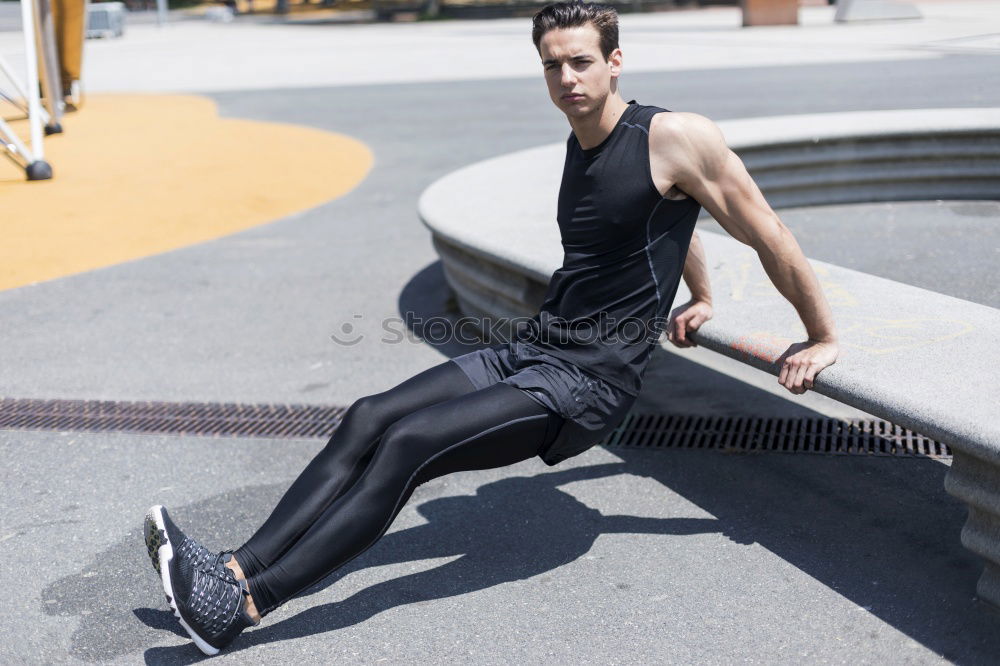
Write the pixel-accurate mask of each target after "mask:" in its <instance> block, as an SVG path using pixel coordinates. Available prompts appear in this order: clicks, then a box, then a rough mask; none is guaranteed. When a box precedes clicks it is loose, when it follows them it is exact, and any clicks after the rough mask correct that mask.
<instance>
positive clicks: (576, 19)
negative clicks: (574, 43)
mask: <svg viewBox="0 0 1000 666" xmlns="http://www.w3.org/2000/svg"><path fill="white" fill-rule="evenodd" d="M588 23H591V24H593V26H594V27H595V28H596V29H597V33H598V34H599V35H600V36H601V53H602V54H603V55H604V59H605V60H607V59H608V58H609V57H610V56H611V52H612V51H614V50H615V49H616V48H618V12H617V11H616V10H615V8H614V7H611V6H610V5H600V4H597V3H596V2H581V0H574V1H573V2H553V3H552V4H549V5H545V6H544V7H542V8H541V9H540V10H539V11H538V13H537V14H535V16H534V17H533V18H532V19H531V39H532V41H533V42H535V49H537V50H538V51H539V52H541V47H540V46H539V44H541V42H542V35H544V34H545V33H546V32H548V31H549V30H553V29H555V28H575V27H576V26H580V25H586V24H588Z"/></svg>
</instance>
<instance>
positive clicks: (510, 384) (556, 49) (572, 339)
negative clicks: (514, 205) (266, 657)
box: [145, 2, 837, 654]
mask: <svg viewBox="0 0 1000 666" xmlns="http://www.w3.org/2000/svg"><path fill="white" fill-rule="evenodd" d="M532 37H533V40H534V42H535V46H536V48H537V49H538V52H539V55H540V56H541V59H542V64H543V68H544V72H545V80H546V82H547V84H548V89H549V94H550V96H551V97H552V101H553V102H554V103H555V104H556V106H557V107H558V108H559V109H560V110H561V111H563V113H565V114H566V117H567V118H568V120H569V123H570V126H571V127H572V130H573V131H572V133H571V134H570V136H569V138H568V140H567V153H566V162H565V165H564V171H563V180H562V184H561V186H560V191H559V207H558V219H557V222H558V223H559V227H560V232H561V236H562V242H563V246H564V249H565V258H564V261H563V265H562V266H561V267H560V268H559V269H558V270H557V271H556V272H555V273H553V276H552V279H551V280H550V283H549V288H548V292H547V294H546V298H545V302H544V303H543V305H542V307H541V308H540V311H539V313H538V314H537V315H536V316H535V317H534V318H532V319H531V320H530V322H529V325H528V326H527V327H526V328H525V329H521V330H518V331H517V333H516V335H515V336H514V337H513V338H512V339H511V340H510V341H509V342H508V343H506V344H500V345H495V346H493V347H487V348H485V349H480V350H477V351H474V352H471V353H468V354H464V355H462V356H458V357H456V358H454V359H450V360H449V361H446V362H444V363H441V364H439V365H436V366H434V367H432V368H430V369H428V370H425V371H423V372H421V373H419V374H417V375H415V376H413V377H411V378H409V379H407V380H406V381H404V382H402V383H401V384H399V385H397V386H395V387H393V388H391V389H389V390H388V391H385V392H383V393H378V394H375V395H371V396H365V397H362V398H360V399H358V400H357V401H355V402H354V403H353V404H352V405H351V407H350V408H349V409H348V410H347V412H346V414H345V416H344V418H343V421H342V422H341V424H340V426H339V427H338V428H337V430H336V432H335V433H334V434H333V436H332V437H331V438H330V441H329V443H328V444H327V446H326V447H325V448H324V449H323V450H322V451H320V452H319V454H318V455H317V456H316V457H315V458H314V459H313V460H312V461H311V462H310V463H309V465H308V466H307V467H306V469H305V470H304V471H303V472H302V474H300V475H299V477H298V478H297V479H296V480H295V482H294V483H293V484H292V486H291V488H289V490H288V491H287V492H286V494H285V495H284V497H282V499H281V500H280V501H279V503H278V505H277V506H276V507H275V509H274V511H273V512H272V514H271V515H270V517H269V518H268V519H267V520H266V521H265V522H264V524H263V525H262V526H261V528H260V529H259V530H258V531H257V532H256V533H255V534H254V535H253V536H252V537H251V538H250V539H249V540H248V541H247V542H246V543H245V544H244V545H243V546H241V547H240V548H238V549H236V550H235V551H224V552H222V553H213V552H211V551H209V550H207V549H206V548H205V547H204V546H202V545H201V544H199V543H198V542H197V541H195V540H194V539H191V538H189V537H187V536H186V535H185V534H184V533H183V532H181V531H180V530H179V529H178V528H177V527H176V525H174V524H173V523H172V522H171V520H170V517H169V515H168V514H167V512H166V510H165V509H163V507H161V506H154V507H153V508H152V509H150V510H149V512H148V514H147V519H146V528H145V539H146V545H147V548H148V549H149V554H150V557H151V559H152V561H153V565H154V567H155V568H156V569H157V571H159V573H160V576H161V580H162V584H163V588H164V591H165V593H166V595H167V600H168V601H169V603H170V605H171V607H172V608H173V609H174V611H175V613H176V615H177V617H178V618H179V620H180V622H181V625H182V626H183V627H184V629H185V630H186V631H187V632H188V633H189V635H190V636H191V637H192V639H193V640H194V642H195V644H196V645H197V646H198V647H199V648H200V649H201V650H202V651H203V652H205V653H206V654H215V653H216V652H218V651H219V650H220V649H221V648H223V647H225V646H226V645H227V644H228V643H229V642H231V641H232V640H233V639H234V638H235V637H236V636H237V635H238V634H239V633H240V632H241V631H242V630H243V629H245V628H247V627H249V626H251V625H253V624H256V623H257V622H259V621H260V619H261V617H262V616H264V615H266V614H267V613H269V612H270V611H272V610H274V609H275V608H277V607H278V606H280V605H281V604H283V603H285V602H286V601H288V600H289V599H291V598H292V597H293V596H295V595H296V594H298V593H299V592H301V591H303V590H305V589H307V588H308V587H310V586H312V585H313V584H314V583H317V582H319V581H320V580H322V579H323V578H325V577H326V576H328V575H329V574H330V573H332V572H333V571H335V570H337V569H338V568H340V567H341V566H343V565H344V564H346V563H347V562H349V561H350V560H352V559H353V558H355V557H357V556H358V555H360V554H361V553H362V552H364V551H365V550H367V549H368V548H369V547H371V546H372V545H373V544H374V543H375V542H376V541H377V540H378V539H379V538H380V537H381V536H382V535H383V534H384V533H385V531H386V530H387V529H388V528H389V526H390V525H391V523H392V521H393V519H394V518H395V516H396V515H397V514H398V512H399V511H400V510H401V509H402V507H403V505H404V504H405V502H406V501H407V499H408V498H409V497H410V495H411V494H412V492H413V490H414V489H415V488H416V486H418V485H419V484H421V483H423V482H425V481H427V480H430V479H432V478H435V477H438V476H442V475H444V474H448V473H451V472H454V471H460V470H472V469H487V468H493V467H500V466H505V465H510V464H513V463H516V462H519V461H522V460H527V459H530V458H532V457H534V456H536V455H537V456H539V457H540V458H541V459H542V460H543V461H544V462H545V463H547V464H549V465H555V464H557V463H559V462H560V461H562V460H564V459H566V458H568V457H570V456H573V455H577V454H579V453H581V452H582V451H584V450H586V449H588V448H590V447H591V446H593V445H594V444H596V443H597V442H599V441H600V440H601V439H603V437H604V436H605V435H607V434H608V433H609V432H610V431H611V430H613V429H614V428H615V427H616V426H617V425H618V424H619V423H620V422H621V420H622V419H623V418H624V416H625V414H626V413H627V412H628V410H629V408H630V407H631V406H632V403H633V402H634V400H635V398H636V396H637V395H638V393H639V389H640V388H641V385H642V377H643V373H644V370H645V367H646V365H647V362H648V360H649V354H650V352H651V350H652V348H653V347H654V346H655V345H656V343H657V340H658V338H659V337H660V336H659V334H660V333H662V330H661V329H660V323H661V322H663V321H664V320H666V321H668V323H669V332H668V337H669V338H670V340H671V341H672V342H673V344H675V345H677V346H681V347H684V346H691V345H693V344H694V341H693V339H692V338H691V334H692V333H693V332H694V331H696V330H697V329H698V327H699V326H700V325H701V324H702V323H703V322H704V321H706V320H707V319H709V318H710V317H711V316H712V309H711V293H710V289H709V284H708V275H707V271H706V269H705V259H704V253H703V251H702V249H701V246H700V242H699V241H698V240H697V236H696V235H695V234H694V225H695V220H696V218H697V217H698V213H699V211H700V209H701V206H704V207H705V208H706V209H707V210H708V211H709V212H710V213H712V215H713V216H715V218H716V219H717V220H718V221H719V222H720V223H721V224H722V226H723V227H724V228H725V229H726V230H727V231H728V232H729V233H730V234H732V235H733V236H734V237H736V238H737V239H739V240H741V241H743V242H745V243H748V244H750V245H752V246H753V247H754V248H755V249H756V250H757V252H758V255H759V256H760V258H761V262H762V263H763V265H764V267H765V269H766V270H767V272H768V275H769V276H770V277H771V279H772V280H773V281H774V283H775V284H776V285H777V287H778V289H779V290H781V292H782V294H784V295H785V296H786V297H787V298H788V299H789V301H791V302H792V304H793V305H794V306H795V307H796V309H797V311H798V312H799V314H800V316H801V318H802V321H803V323H804V324H805V327H806V330H807V331H808V333H809V336H810V337H809V339H808V340H806V341H805V342H802V343H797V344H796V345H793V346H792V348H791V349H790V350H789V352H788V353H787V354H786V358H785V359H784V362H783V365H782V370H781V375H780V376H779V382H781V383H782V385H784V386H785V387H786V388H787V389H788V390H789V391H791V392H792V393H803V392H804V391H806V390H807V389H809V388H812V385H813V381H814V380H815V377H816V375H817V373H819V372H820V371H821V370H822V369H823V368H825V367H827V366H829V365H830V364H832V363H833V362H834V361H835V360H836V357H837V342H836V335H835V332H834V326H833V320H832V316H831V313H830V309H829V307H828V305H827V303H826V301H825V299H824V297H823V294H822V292H821V291H820V289H819V284H818V281H817V279H816V277H815V275H814V274H813V272H812V270H811V268H810V266H809V264H808V263H807V262H806V260H805V258H804V257H803V256H802V253H801V251H800V250H799V248H798V245H797V244H796V243H795V240H794V239H793V238H792V236H791V234H790V233H789V232H788V231H787V229H785V228H784V226H783V225H782V224H781V222H780V221H779V220H778V218H777V216H776V215H775V214H774V213H773V211H771V209H770V207H769V206H768V205H767V203H766V202H765V201H764V199H763V197H762V196H761V194H760V192H759V190H758V189H757V188H756V186H755V185H754V184H753V181H752V180H751V179H750V177H749V176H748V175H747V173H746V170H745V169H744V168H743V165H742V163H741V162H740V160H739V159H738V158H737V157H736V156H735V155H734V154H733V153H732V152H731V151H730V150H729V149H728V148H727V147H726V145H725V142H724V141H723V138H722V135H721V133H720V132H719V130H718V128H717V127H716V126H715V125H714V124H713V123H712V122H711V121H709V120H708V119H707V118H704V117H702V116H699V115H697V114H693V113H673V112H667V111H666V110H665V109H660V108H659V107H651V106H642V105H638V104H635V103H625V102H624V101H623V100H622V98H621V96H620V94H619V92H618V87H617V81H618V77H619V75H620V73H621V67H622V52H621V49H620V48H619V47H618V28H617V16H616V14H615V12H614V10H613V9H610V8H606V7H601V6H597V5H589V4H582V3H579V2H576V3H556V4H553V5H548V6H546V7H544V8H543V9H542V10H541V11H539V12H538V14H536V16H535V17H534V19H533V31H532ZM689 248H690V251H689ZM685 258H686V259H685ZM682 272H683V277H684V279H685V281H686V282H687V284H688V285H689V286H690V288H691V293H692V296H693V297H692V299H691V301H689V302H688V303H686V304H684V305H682V306H680V307H678V308H677V309H676V310H674V312H673V313H672V315H671V317H669V318H668V317H666V315H667V310H668V309H669V308H670V306H671V303H672V301H673V298H674V295H675V293H676V289H677V286H678V282H679V280H680V278H681V275H682ZM634 325H638V327H639V329H640V330H639V334H638V335H636V334H634V331H635V328H636V327H635V326H634ZM643 331H645V333H646V334H645V335H643Z"/></svg>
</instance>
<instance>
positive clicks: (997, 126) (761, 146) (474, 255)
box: [418, 108, 1000, 317]
mask: <svg viewBox="0 0 1000 666" xmlns="http://www.w3.org/2000/svg"><path fill="white" fill-rule="evenodd" d="M718 125H719V127H720V128H721V129H722V132H723V134H724V135H725V137H726V142H727V143H728V144H729V146H730V147H731V148H732V149H733V150H734V151H735V152H736V153H737V154H738V155H740V158H741V159H742V160H743V161H744V163H745V164H746V166H747V169H748V170H749V171H750V173H751V174H752V175H753V177H754V180H755V181H756V182H757V184H758V186H759V187H760V188H761V191H762V192H763V193H764V195H765V197H766V198H767V200H768V202H769V203H770V204H771V206H772V207H774V208H776V209H778V208H785V207H789V206H807V205H822V204H833V203H856V202H870V201H898V200H934V199H1000V109H997V108H982V109H916V110H911V109H906V110H890V111H858V112H851V113H821V114H806V115H794V116H773V117H768V118H752V119H742V120H728V121H722V122H719V123H718ZM564 156H565V145H564V143H562V142H559V143H555V144H549V145H545V146H541V147H538V148H532V149H528V150H522V151H518V152H515V153H510V154H507V155H502V156H500V157H496V158H492V159H489V160H485V161H483V162H479V163H477V164H473V165H471V166H468V167H464V168H462V169H459V170H457V171H454V172H452V173H450V174H448V175H446V176H444V177H443V178H441V179H439V180H438V181H436V182H435V183H433V184H432V185H431V186H430V187H429V188H427V190H425V192H424V193H423V195H422V196H421V198H420V202H419V206H418V209H419V214H420V218H421V220H422V221H423V222H424V224H426V225H427V227H428V228H429V229H430V230H431V233H432V234H433V239H434V245H435V248H436V249H437V251H438V254H439V255H440V257H441V260H442V263H443V264H444V269H445V274H446V276H447V279H448V282H449V284H450V285H451V287H452V289H453V290H454V291H455V294H456V297H457V298H458V302H459V307H460V308H461V309H462V311H463V312H464V313H466V314H469V315H477V316H483V315H487V314H490V315H494V316H503V317H522V316H531V315H532V314H534V313H535V312H536V311H537V310H538V307H539V305H541V302H542V298H543V296H544V293H545V288H546V286H547V285H548V280H549V277H550V276H551V274H552V271H553V270H555V269H556V268H558V266H559V265H560V264H561V261H562V251H561V247H560V243H559V231H558V227H557V226H556V224H555V203H556V196H557V193H558V191H559V179H560V176H561V171H562V163H563V158H564ZM498 205H500V206H502V208H499V209H498Z"/></svg>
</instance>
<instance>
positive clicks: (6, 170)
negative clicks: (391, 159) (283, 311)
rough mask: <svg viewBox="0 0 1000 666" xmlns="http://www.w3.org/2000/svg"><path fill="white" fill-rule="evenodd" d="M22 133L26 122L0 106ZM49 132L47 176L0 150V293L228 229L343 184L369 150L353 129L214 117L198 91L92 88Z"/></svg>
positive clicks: (321, 198) (360, 169)
mask: <svg viewBox="0 0 1000 666" xmlns="http://www.w3.org/2000/svg"><path fill="white" fill-rule="evenodd" d="M0 116H3V117H4V118H6V119H7V120H8V121H9V122H10V121H11V120H13V122H10V124H11V125H12V126H13V127H14V129H15V130H16V131H17V132H18V135H19V136H21V137H22V139H25V140H26V139H27V138H28V128H27V122H26V121H25V120H23V119H17V118H19V116H18V112H17V110H16V109H14V108H13V107H10V106H6V107H4V106H0ZM63 127H64V129H65V133H63V134H57V135H53V136H50V137H47V138H46V139H45V156H46V159H47V161H48V162H49V163H50V164H51V165H52V170H53V173H54V178H53V179H52V180H48V181H34V182H28V181H26V180H25V176H24V172H23V171H22V170H20V169H19V168H17V167H15V165H14V164H13V163H12V162H10V161H9V160H7V159H6V158H5V157H0V239H2V240H0V289H10V288H12V287H18V286H22V285H26V284H30V283H32V282H38V281H42V280H50V279H53V278H57V277H61V276H64V275H70V274H73V273H78V272H81V271H86V270H91V269H94V268H99V267H102V266H109V265H112V264H116V263H119V262H122V261H127V260H129V259H136V258H138V257H144V256H148V255H151V254H156V253H158V252H164V251H166V250H172V249H175V248H179V247H184V246H186V245H191V244H193V243H199V242H202V241H206V240H210V239H213V238H218V237H220V236H225V235H227V234H231V233H233V232H236V231H240V230H242V229H247V228H249V227H253V226H256V225H259V224H264V223H266V222H271V221H273V220H276V219H278V218H281V217H283V216H286V215H289V214H291V213H294V212H297V211H301V210H305V209H308V208H312V207H314V206H317V205H319V204H321V203H323V202H326V201H329V200H331V199H335V198H336V197H339V196H342V195H343V194H345V193H347V192H348V191H350V190H351V189H352V188H354V187H355V186H356V185H357V184H358V183H360V182H361V181H362V180H363V179H364V177H365V176H366V175H367V173H368V171H369V170H370V169H371V166H372V163H373V159H374V158H373V155H372V153H371V151H370V150H369V149H368V148H367V146H365V145H364V144H363V143H361V142H359V141H357V140H355V139H352V138H350V137H347V136H344V135H340V134H334V133H332V132H325V131H322V130H317V129H312V128H308V127H301V126H297V125H291V124H284V123H270V122H257V121H251V120H239V119H232V118H220V117H219V116H218V114H217V110H216V105H215V103H214V102H213V101H212V100H210V99H207V98H205V97H199V96H194V95H93V94H91V95H88V96H87V98H86V101H85V104H84V106H83V107H82V108H81V110H80V111H77V112H75V113H69V114H66V116H65V117H64V119H63Z"/></svg>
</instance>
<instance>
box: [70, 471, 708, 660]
mask: <svg viewBox="0 0 1000 666" xmlns="http://www.w3.org/2000/svg"><path fill="white" fill-rule="evenodd" d="M630 467H631V466H630V465H625V464H621V463H613V464H599V465H592V466H588V467H575V468H570V469H566V470H563V471H557V472H549V473H542V474H537V475H535V476H530V477H525V476H512V477H508V478H504V479H501V480H498V481H494V482H492V483H487V484H485V485H483V486H480V487H479V488H478V490H477V492H476V494H475V495H474V496H466V495H461V496H452V497H441V498H437V499H431V500H428V501H425V502H423V503H421V504H419V505H418V506H417V512H418V513H420V514H421V515H422V516H423V517H424V518H426V519H427V521H428V522H427V523H425V524H422V525H419V526H416V527H411V528H408V529H403V530H398V531H395V532H391V533H388V534H386V535H385V536H384V537H382V539H380V540H379V541H378V542H377V543H376V544H375V545H374V546H373V547H372V548H370V549H369V550H368V551H366V552H365V553H363V554H362V555H361V556H359V557H357V558H356V559H354V560H352V561H351V562H349V563H348V564H347V565H346V566H344V567H342V568H341V569H339V570H337V571H336V572H334V573H333V574H332V575H331V576H330V577H328V578H327V579H325V580H324V581H322V582H321V583H319V584H318V585H315V586H313V587H312V588H310V589H308V590H306V591H305V592H303V593H302V594H301V595H299V596H308V595H312V594H315V593H317V592H319V591H321V590H323V589H325V588H326V587H328V586H330V585H332V584H334V583H335V582H337V581H338V580H340V579H341V578H343V577H345V576H347V575H348V574H350V573H352V572H354V571H357V570H359V569H364V568H368V567H377V566H382V565H387V564H396V563H401V562H408V561H416V560H424V559H430V558H441V557H450V556H459V557H458V558H457V559H454V560H452V561H450V562H447V563H445V564H443V565H441V566H438V567H435V568H433V569H429V570H426V571H421V572H419V573H414V574H410V575H406V576H402V577H399V578H394V579H392V580H388V581H385V582H382V583H378V584H376V585H372V586H370V587H367V588H365V589H364V590H362V591H360V592H357V593H356V594H354V595H352V596H351V597H349V598H347V599H344V600H343V601H338V602H334V603H327V604H323V605H320V606H316V607H313V608H310V609H308V610H305V611H303V612H301V613H297V614H295V615H294V616H292V617H288V618H286V619H283V620H280V621H278V622H277V623H275V624H267V623H266V622H265V623H263V624H262V625H261V626H260V628H258V629H254V630H250V631H248V632H245V633H244V634H242V635H241V636H240V637H239V638H238V639H237V640H236V641H235V642H234V643H233V644H232V645H231V646H230V647H229V648H228V649H227V651H229V652H234V651H239V650H242V649H246V648H249V647H252V646H256V645H260V644H264V643H270V642H273V641H280V640H285V639H289V638H298V637H302V636H309V635H313V634H317V633H324V632H328V631H333V630H337V629H343V628H345V627H349V626H351V625H354V624H358V623H360V622H363V621H365V620H367V619H368V618H370V617H372V616H374V615H376V614H378V613H381V612H382V611H385V610H389V609H392V608H395V607H397V606H402V605H405V604H409V603H414V602H420V601H427V600H431V599H441V598H445V597H451V596H458V595H463V594H467V593H469V592H475V591H478V590H482V589H485V588H488V587H492V586H495V585H499V584H502V583H507V582H511V581H515V580H522V579H527V578H531V577H534V576H538V575H539V574H543V573H545V572H548V571H552V570H554V569H557V568H559V567H561V566H562V565H564V564H566V563H568V562H572V561H574V560H576V559H577V558H579V557H581V556H582V555H585V554H586V553H587V552H588V551H589V550H590V549H591V547H592V546H593V544H594V541H595V540H596V539H597V537H598V536H599V535H601V534H613V533H630V534H663V535H689V534H701V533H707V532H718V531H720V529H721V527H722V526H721V525H720V523H719V521H717V520H714V519H701V518H642V517H636V516H627V515H602V514H601V513H600V512H599V511H597V510H595V509H592V508H590V507H588V506H586V505H585V504H582V503H581V502H580V501H578V500H577V499H576V498H574V497H573V496H572V495H570V494H568V493H566V492H563V491H561V490H559V488H558V486H559V485H562V484H567V483H572V482H575V481H583V480H588V479H597V478H601V477H606V476H612V475H616V474H622V473H629V472H630V471H631V470H630ZM418 490H419V489H418ZM246 492H254V490H253V489H250V490H247V491H246ZM414 500H416V501H419V496H418V495H416V494H415V495H414V498H413V499H411V502H412V501H414ZM228 501H235V502H239V501H240V499H239V498H237V497H232V498H229V500H228ZM213 502H214V503H215V504H216V505H218V500H217V499H214V498H213V500H207V501H205V502H202V503H204V504H208V503H213ZM200 504H201V503H200ZM178 513H180V512H178ZM184 513H187V511H184ZM192 536H197V534H194V533H192ZM134 538H135V539H137V540H139V537H138V536H135V537H134ZM146 574H147V572H143V576H146ZM119 575H120V574H119ZM146 577H148V576H146ZM92 593H97V590H93V591H92ZM133 612H134V614H135V616H136V617H137V618H138V619H139V620H140V621H142V622H143V623H144V624H146V625H147V626H148V627H151V628H154V629H168V630H171V631H173V632H174V633H177V634H179V635H182V636H185V637H186V634H183V633H182V632H181V631H180V630H179V628H178V627H177V626H176V625H177V623H176V620H175V619H174V618H173V616H172V613H171V612H170V611H167V610H154V609H151V608H137V609H135V610H134V611H133ZM87 626H93V623H87ZM75 638H76V637H74V639H75ZM74 642H76V640H74ZM147 644H148V643H147ZM112 652H114V653H115V654H122V651H121V650H112ZM145 657H146V661H147V662H148V663H157V664H160V663H191V662H194V661H197V660H199V659H201V658H202V655H201V653H200V652H198V650H197V649H196V648H195V647H194V646H193V645H192V644H190V643H187V644H185V645H179V646H170V647H155V648H150V649H149V650H147V651H146V653H145Z"/></svg>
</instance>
